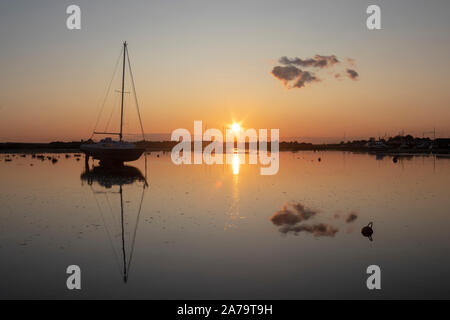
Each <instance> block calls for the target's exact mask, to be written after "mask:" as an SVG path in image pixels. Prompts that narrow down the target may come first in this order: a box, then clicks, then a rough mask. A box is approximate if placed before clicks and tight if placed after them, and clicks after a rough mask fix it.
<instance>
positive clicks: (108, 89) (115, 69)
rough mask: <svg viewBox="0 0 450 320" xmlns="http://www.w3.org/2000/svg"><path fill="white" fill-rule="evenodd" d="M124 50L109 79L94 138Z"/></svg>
mask: <svg viewBox="0 0 450 320" xmlns="http://www.w3.org/2000/svg"><path fill="white" fill-rule="evenodd" d="M122 51H123V49H121V50H120V54H119V57H118V58H117V61H116V66H115V67H114V72H113V74H112V77H111V80H110V81H109V84H108V88H107V90H106V94H105V97H104V99H103V103H102V105H101V108H100V112H99V114H98V116H97V121H96V122H95V126H94V130H93V131H92V134H91V137H90V139H92V137H93V136H94V132H95V130H96V129H97V126H98V122H99V121H100V117H101V115H102V113H103V109H104V107H105V104H106V99H107V98H108V94H109V91H110V90H111V85H112V82H113V80H114V76H115V75H116V72H117V67H118V65H119V62H120V57H121V56H122Z"/></svg>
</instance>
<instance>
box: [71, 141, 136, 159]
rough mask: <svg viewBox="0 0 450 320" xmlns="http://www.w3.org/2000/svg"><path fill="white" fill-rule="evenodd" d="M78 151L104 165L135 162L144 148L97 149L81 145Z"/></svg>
mask: <svg viewBox="0 0 450 320" xmlns="http://www.w3.org/2000/svg"><path fill="white" fill-rule="evenodd" d="M80 150H81V151H83V152H84V153H85V154H86V155H87V156H89V157H92V158H93V159H96V160H100V161H101V162H104V163H123V162H131V161H136V160H137V159H139V158H140V157H141V155H142V154H143V153H144V151H145V150H144V148H127V149H124V148H98V147H95V146H92V145H81V147H80Z"/></svg>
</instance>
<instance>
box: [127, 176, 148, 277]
mask: <svg viewBox="0 0 450 320" xmlns="http://www.w3.org/2000/svg"><path fill="white" fill-rule="evenodd" d="M144 193H145V184H144V187H143V188H142V194H141V203H140V204H139V210H138V214H137V218H136V225H135V226H134V234H133V241H132V242H131V253H130V260H128V274H130V269H131V260H133V253H134V243H135V242H136V234H137V229H138V225H139V218H140V216H141V209H142V202H143V201H144Z"/></svg>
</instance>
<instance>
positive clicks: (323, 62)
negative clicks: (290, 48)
mask: <svg viewBox="0 0 450 320" xmlns="http://www.w3.org/2000/svg"><path fill="white" fill-rule="evenodd" d="M278 61H279V62H280V63H281V64H283V65H296V66H301V67H305V68H306V67H314V68H325V67H329V66H332V65H334V64H336V63H339V60H338V58H337V57H336V56H335V55H330V56H322V55H319V54H316V55H315V56H314V58H308V59H305V60H303V59H300V58H293V59H289V58H288V57H281V58H280V59H279V60H278Z"/></svg>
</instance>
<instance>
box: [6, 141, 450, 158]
mask: <svg viewBox="0 0 450 320" xmlns="http://www.w3.org/2000/svg"><path fill="white" fill-rule="evenodd" d="M81 143H82V142H51V143H18V142H17V143H16V142H6V143H0V153H30V154H32V153H81V151H80V145H81ZM136 144H138V145H140V146H142V147H144V148H145V150H146V151H147V152H152V151H153V152H157V151H166V152H167V151H168V152H170V151H171V150H172V148H173V147H174V146H175V145H176V144H178V142H177V141H145V142H137V143H136ZM207 144H209V142H208V143H204V145H207ZM246 148H248V144H247V146H246ZM225 150H226V149H225V145H224V151H225ZM268 150H270V143H269V146H268ZM279 150H280V151H291V152H292V151H293V152H295V151H348V152H361V153H373V154H380V155H390V154H392V155H402V154H404V155H427V154H439V155H450V148H433V149H429V148H417V147H414V148H404V147H403V148H401V147H399V148H386V149H382V150H376V149H372V148H370V147H367V146H363V145H354V144H349V143H347V144H342V143H341V144H312V143H299V142H280V143H279Z"/></svg>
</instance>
